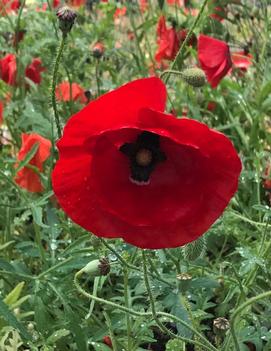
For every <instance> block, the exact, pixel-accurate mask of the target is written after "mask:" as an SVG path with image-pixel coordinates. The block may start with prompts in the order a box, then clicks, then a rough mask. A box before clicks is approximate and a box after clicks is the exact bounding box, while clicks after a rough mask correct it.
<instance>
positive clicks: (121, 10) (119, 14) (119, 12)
mask: <svg viewBox="0 0 271 351" xmlns="http://www.w3.org/2000/svg"><path fill="white" fill-rule="evenodd" d="M126 12H127V8H126V6H123V7H118V8H117V9H116V11H115V12H114V16H113V17H114V19H117V18H119V17H123V16H125V15H126Z"/></svg>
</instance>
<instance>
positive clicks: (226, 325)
mask: <svg viewBox="0 0 271 351" xmlns="http://www.w3.org/2000/svg"><path fill="white" fill-rule="evenodd" d="M213 324H214V327H215V328H216V329H218V330H220V331H226V330H228V329H230V322H229V321H228V319H227V318H225V317H218V318H216V319H215V320H214V322H213Z"/></svg>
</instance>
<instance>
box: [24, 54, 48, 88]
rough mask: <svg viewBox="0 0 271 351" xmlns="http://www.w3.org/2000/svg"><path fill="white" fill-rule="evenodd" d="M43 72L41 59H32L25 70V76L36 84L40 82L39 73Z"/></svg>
mask: <svg viewBox="0 0 271 351" xmlns="http://www.w3.org/2000/svg"><path fill="white" fill-rule="evenodd" d="M43 71H45V68H44V67H42V63H41V59H40V58H34V59H33V60H32V62H31V63H30V65H28V66H27V67H26V69H25V76H26V77H27V78H29V79H30V80H32V81H33V82H34V83H36V84H40V82H41V72H43Z"/></svg>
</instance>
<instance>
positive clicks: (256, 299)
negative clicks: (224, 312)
mask: <svg viewBox="0 0 271 351" xmlns="http://www.w3.org/2000/svg"><path fill="white" fill-rule="evenodd" d="M269 296H271V290H270V291H267V292H265V293H262V294H260V295H258V296H254V297H252V298H251V299H249V300H247V301H246V302H245V303H243V304H242V305H241V306H240V307H238V308H237V309H236V310H235V312H234V313H233V315H232V318H231V335H232V338H233V342H234V346H235V349H236V351H240V346H239V342H238V339H237V336H236V332H235V323H236V318H237V317H238V316H240V315H241V312H242V311H243V310H244V309H245V308H246V307H248V306H250V305H252V304H253V303H254V302H256V301H258V300H261V299H264V298H266V297H269Z"/></svg>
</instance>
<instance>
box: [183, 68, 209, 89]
mask: <svg viewBox="0 0 271 351" xmlns="http://www.w3.org/2000/svg"><path fill="white" fill-rule="evenodd" d="M181 73H182V78H183V80H184V81H185V82H186V83H187V84H189V85H192V86H193V87H195V88H199V87H202V86H203V85H204V84H205V83H206V78H205V73H204V71H203V70H202V69H200V68H198V67H192V68H186V69H184V70H183V71H182V72H181Z"/></svg>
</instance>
